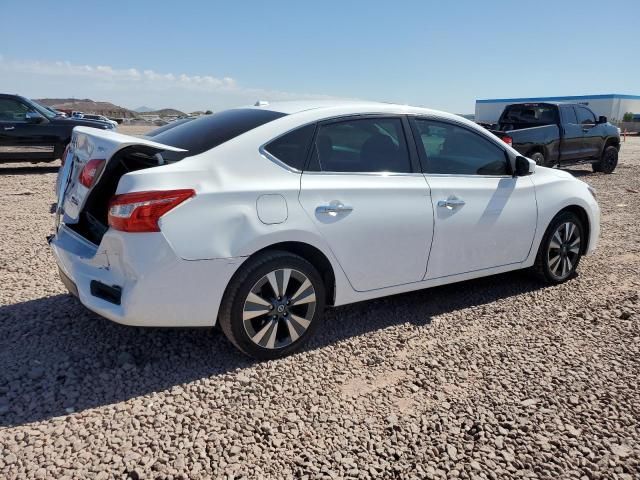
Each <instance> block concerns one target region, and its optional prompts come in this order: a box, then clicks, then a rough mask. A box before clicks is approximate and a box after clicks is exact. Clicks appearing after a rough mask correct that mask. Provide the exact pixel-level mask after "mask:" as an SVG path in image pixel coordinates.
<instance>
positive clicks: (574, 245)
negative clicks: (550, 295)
mask: <svg viewBox="0 0 640 480" xmlns="http://www.w3.org/2000/svg"><path fill="white" fill-rule="evenodd" d="M585 241H586V238H585V236H584V225H583V224H582V221H581V220H580V218H578V216H577V215H576V214H575V213H573V212H561V213H560V214H558V215H557V216H556V217H555V218H554V219H553V221H552V222H551V224H550V225H549V227H548V228H547V231H546V232H545V234H544V237H543V238H542V242H541V243H540V248H539V249H538V255H537V257H536V263H535V265H534V270H535V271H536V273H537V274H538V276H539V277H540V278H541V279H543V280H545V281H546V282H548V283H551V284H558V283H562V282H565V281H566V280H568V279H569V278H571V277H572V276H573V275H574V274H575V272H576V269H577V268H578V264H579V263H580V258H581V257H582V247H583V242H585Z"/></svg>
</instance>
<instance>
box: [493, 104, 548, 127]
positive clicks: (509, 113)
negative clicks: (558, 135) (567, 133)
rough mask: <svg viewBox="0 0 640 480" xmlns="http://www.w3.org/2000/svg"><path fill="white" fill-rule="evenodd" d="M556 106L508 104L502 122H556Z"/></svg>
mask: <svg viewBox="0 0 640 480" xmlns="http://www.w3.org/2000/svg"><path fill="white" fill-rule="evenodd" d="M556 119H557V117H556V107H555V106H554V105H545V104H541V103H525V104H521V105H510V106H508V107H507V108H506V109H505V111H504V114H503V115H502V119H501V122H503V123H504V122H512V123H539V124H542V125H544V124H549V123H555V122H556Z"/></svg>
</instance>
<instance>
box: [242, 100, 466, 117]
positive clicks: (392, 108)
mask: <svg viewBox="0 0 640 480" xmlns="http://www.w3.org/2000/svg"><path fill="white" fill-rule="evenodd" d="M244 108H255V109H260V110H271V111H274V112H280V113H284V114H286V115H294V114H297V113H302V112H308V111H310V110H315V113H317V114H318V117H322V116H324V115H323V113H325V112H326V116H339V115H348V114H353V113H354V112H358V113H362V114H367V113H371V114H376V113H389V114H418V115H419V114H422V115H432V116H438V117H444V118H451V119H456V120H460V119H461V118H462V117H460V116H458V115H454V114H451V113H447V112H442V111H439V110H433V109H429V108H423V107H414V106H410V105H401V104H396V103H385V102H371V101H364V100H344V99H335V100H334V99H331V100H304V101H285V102H273V103H266V102H265V104H263V105H253V106H250V107H244Z"/></svg>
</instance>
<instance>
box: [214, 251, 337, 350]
mask: <svg viewBox="0 0 640 480" xmlns="http://www.w3.org/2000/svg"><path fill="white" fill-rule="evenodd" d="M285 270H288V271H289V274H290V277H287V281H286V282H285V281H284V280H283V278H284V277H283V272H284V271H285ZM271 274H273V275H275V276H276V277H277V279H276V277H274V279H276V281H277V286H278V288H280V287H281V286H283V284H284V283H286V284H287V287H285V292H284V295H282V297H280V296H278V297H276V295H277V294H278V292H275V289H274V288H272V287H271V284H270V282H268V281H267V282H266V283H261V282H264V281H265V279H266V278H267V277H268V276H269V275H271ZM303 279H305V280H303ZM306 280H308V281H309V283H310V287H306V289H305V290H304V291H302V293H300V294H299V295H297V297H296V295H295V293H299V291H300V289H301V288H304V284H305V281H306ZM260 285H262V286H260ZM310 289H311V290H310ZM294 290H297V291H294ZM309 291H311V292H312V293H310V294H307V295H304V296H303V295H302V294H304V293H306V292H309ZM325 291H326V290H325V286H324V283H323V281H322V276H321V275H320V273H318V271H317V270H316V268H315V267H314V266H313V265H312V264H311V263H309V262H308V261H307V260H305V259H304V258H302V257H300V256H298V255H294V254H292V253H289V252H285V251H280V250H272V251H267V252H264V253H261V254H258V255H256V256H255V257H252V258H250V259H248V260H247V261H246V262H245V263H244V264H243V265H242V266H241V267H240V269H239V270H238V272H237V273H236V274H235V275H234V277H233V278H232V279H231V282H229V285H228V287H227V290H226V291H225V294H224V298H223V300H222V305H221V306H220V313H219V316H218V322H219V323H220V327H221V328H222V331H223V332H224V334H225V336H226V337H227V338H228V339H229V341H230V342H231V343H233V344H234V345H235V346H236V347H237V348H238V349H239V350H240V351H241V352H243V353H244V354H246V355H248V356H250V357H253V358H256V359H260V360H268V359H272V358H280V357H284V356H286V355H289V354H290V353H292V352H294V351H296V350H298V349H300V348H301V347H302V346H303V345H304V344H305V343H306V342H307V340H308V339H309V338H310V337H311V336H312V334H313V332H314V331H315V330H316V328H318V325H319V323H320V322H321V320H322V312H323V310H324V307H325V298H326V297H325ZM256 293H257V294H258V299H259V300H260V301H265V300H266V301H267V302H268V303H269V307H264V306H262V305H266V304H258V303H255V302H253V301H252V300H250V299H249V298H248V297H249V296H250V294H252V295H255V294H256ZM312 295H315V298H314V300H315V301H314V302H311V301H309V300H308V299H309V298H310V297H311V296H312ZM252 298H255V296H254V297H252ZM295 298H298V299H299V302H300V303H299V304H298V303H297V302H296V301H295ZM300 299H301V300H300ZM312 304H313V305H312ZM254 307H255V308H254ZM267 308H269V311H266V309H267ZM312 308H313V310H311V309H312ZM262 309H265V311H264V313H261V314H259V315H256V316H255V317H253V316H252V315H253V314H254V313H257V312H259V311H262ZM280 309H282V310H280ZM303 311H304V313H303ZM245 316H248V317H250V318H248V319H247V320H244V317H245ZM294 319H295V320H294ZM303 320H304V323H298V322H299V321H300V322H302V321H303ZM292 329H293V330H292ZM252 334H253V335H252ZM294 337H295V338H294ZM252 338H253V339H252ZM260 343H262V344H263V345H261V344H260Z"/></svg>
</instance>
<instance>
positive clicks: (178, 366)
mask: <svg viewBox="0 0 640 480" xmlns="http://www.w3.org/2000/svg"><path fill="white" fill-rule="evenodd" d="M587 168H588V167H579V168H575V169H572V172H573V173H574V174H575V175H577V176H580V178H581V179H583V180H585V181H587V182H589V183H590V184H592V185H593V186H595V188H596V189H597V190H598V195H599V200H600V203H601V206H602V211H603V219H602V227H603V231H602V239H601V243H600V247H599V249H598V251H597V253H596V254H595V255H594V256H591V257H587V258H585V259H583V263H581V265H580V270H579V275H578V277H577V278H576V279H574V280H572V281H570V282H568V283H566V284H564V285H561V286H557V287H545V286H543V285H541V284H539V283H537V282H536V281H535V280H532V279H531V278H530V277H529V276H528V275H526V274H524V273H510V274H505V275H499V276H494V277H490V278H486V279H482V280H479V281H471V282H465V283H462V284H456V285H450V286H446V287H441V288H435V289H431V290H425V291H421V292H416V293H411V294H404V295H399V296H395V297H392V298H387V299H382V300H377V301H372V302H366V303H362V304H357V305H351V306H347V307H341V308H338V309H335V310H330V311H329V312H328V314H327V317H326V322H325V325H324V327H323V329H321V330H320V331H319V332H318V335H317V336H316V337H315V338H314V339H313V340H312V342H311V343H310V345H309V346H308V348H307V349H306V350H305V351H304V352H302V353H299V354H297V355H294V356H292V357H289V358H286V359H282V360H277V361H270V362H264V363H255V362H252V361H251V360H248V359H246V358H244V357H243V356H241V355H240V354H239V353H237V352H236V350H235V349H234V348H233V347H232V346H231V345H230V344H229V343H228V342H227V341H226V340H225V339H224V337H223V335H222V334H220V333H218V332H216V331H213V330H197V329H167V330H158V329H140V328H132V327H124V326H119V325H116V324H114V323H111V322H109V321H107V320H103V319H101V318H99V317H97V316H96V315H94V314H92V313H90V312H88V311H87V310H85V309H84V308H83V307H82V306H81V305H80V304H79V303H78V302H77V301H76V300H75V299H74V298H72V297H70V296H69V295H67V294H66V293H65V290H64V288H63V286H62V284H61V283H60V281H59V280H58V278H57V273H56V267H55V265H54V261H53V258H52V256H51V254H50V253H49V251H48V249H47V246H46V244H45V235H47V234H48V233H50V232H51V230H52V215H50V214H49V207H50V205H51V203H52V201H53V192H52V188H53V184H54V180H55V167H53V168H52V167H46V166H45V167H42V166H31V165H24V166H23V165H18V166H16V165H2V166H0V199H1V200H2V203H1V205H0V231H1V232H2V236H1V242H2V243H1V245H2V254H1V255H0V281H1V282H2V288H1V289H0V305H1V306H0V477H1V478H7V479H13V478H20V479H22V478H82V479H108V478H133V479H138V478H158V479H171V478H173V479H180V478H194V479H197V478H212V477H215V478H219V477H222V478H344V477H352V478H373V477H378V478H454V477H459V478H467V479H472V478H473V479H485V478H488V479H504V478H549V479H552V478H576V479H586V480H592V479H598V478H614V479H632V478H640V440H639V439H640V389H639V388H638V378H639V374H640V328H639V325H640V300H639V294H640V138H630V139H628V140H627V142H626V143H625V144H624V147H623V149H622V154H621V165H620V166H619V167H618V169H617V170H616V172H615V174H613V175H608V176H607V175H603V174H592V173H591V171H590V168H589V169H588V170H587Z"/></svg>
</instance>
